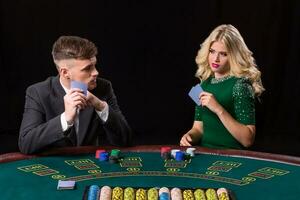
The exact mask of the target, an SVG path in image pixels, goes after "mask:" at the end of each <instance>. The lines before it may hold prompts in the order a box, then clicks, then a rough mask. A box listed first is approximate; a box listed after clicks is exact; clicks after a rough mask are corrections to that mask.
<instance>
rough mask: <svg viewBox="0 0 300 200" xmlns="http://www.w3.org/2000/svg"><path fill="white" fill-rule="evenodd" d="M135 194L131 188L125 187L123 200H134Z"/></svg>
mask: <svg viewBox="0 0 300 200" xmlns="http://www.w3.org/2000/svg"><path fill="white" fill-rule="evenodd" d="M134 199H135V194H134V189H133V188H132V187H127V188H125V190H124V200H134Z"/></svg>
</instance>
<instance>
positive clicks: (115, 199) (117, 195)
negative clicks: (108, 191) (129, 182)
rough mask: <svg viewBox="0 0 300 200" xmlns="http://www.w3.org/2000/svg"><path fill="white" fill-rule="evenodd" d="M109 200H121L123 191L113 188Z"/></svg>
mask: <svg viewBox="0 0 300 200" xmlns="http://www.w3.org/2000/svg"><path fill="white" fill-rule="evenodd" d="M111 200H123V189H122V188H120V187H115V188H114V189H113V191H112V196H111Z"/></svg>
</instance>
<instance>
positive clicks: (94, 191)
mask: <svg viewBox="0 0 300 200" xmlns="http://www.w3.org/2000/svg"><path fill="white" fill-rule="evenodd" d="M98 193H99V186H98V185H91V186H90V189H89V193H88V200H97V199H98V196H99V194H98Z"/></svg>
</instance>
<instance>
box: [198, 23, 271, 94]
mask: <svg viewBox="0 0 300 200" xmlns="http://www.w3.org/2000/svg"><path fill="white" fill-rule="evenodd" d="M216 41H219V42H223V43H224V45H225V46H226V49H227V54H228V60H229V66H230V75H232V76H236V77H245V78H247V79H248V80H249V81H250V82H251V84H252V87H253V89H254V92H255V95H256V96H260V94H261V93H262V92H263V91H264V90H265V89H264V87H263V85H262V82H261V72H260V71H259V70H258V69H257V65H256V64H255V60H254V58H253V56H252V52H251V51H250V50H249V49H248V47H247V45H246V44H245V42H244V39H243V38H242V36H241V34H240V33H239V31H238V30H237V29H236V28H235V27H234V26H232V25H230V24H224V25H220V26H218V27H216V28H215V29H214V30H213V31H212V32H211V34H210V35H209V36H208V37H207V38H206V39H205V41H204V42H203V43H202V44H201V48H200V50H199V51H198V54H197V56H196V63H197V65H198V70H197V72H196V77H198V78H199V79H200V80H201V81H203V80H206V79H208V78H209V77H210V76H213V71H212V70H211V68H210V66H209V63H208V54H209V50H210V47H211V45H212V44H213V43H214V42H216Z"/></svg>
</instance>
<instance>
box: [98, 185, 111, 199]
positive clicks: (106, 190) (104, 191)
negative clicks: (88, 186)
mask: <svg viewBox="0 0 300 200" xmlns="http://www.w3.org/2000/svg"><path fill="white" fill-rule="evenodd" d="M111 193H112V191H111V188H110V187H109V186H103V187H102V188H101V191H100V193H99V196H100V198H99V199H100V200H111Z"/></svg>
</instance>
